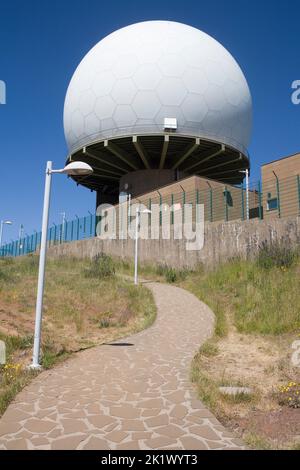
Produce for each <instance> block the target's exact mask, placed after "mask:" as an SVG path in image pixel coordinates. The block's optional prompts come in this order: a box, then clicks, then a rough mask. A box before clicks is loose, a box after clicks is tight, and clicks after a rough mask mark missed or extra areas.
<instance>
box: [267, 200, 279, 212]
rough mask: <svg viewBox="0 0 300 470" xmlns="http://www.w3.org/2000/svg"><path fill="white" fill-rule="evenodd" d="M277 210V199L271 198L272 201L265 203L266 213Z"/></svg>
mask: <svg viewBox="0 0 300 470" xmlns="http://www.w3.org/2000/svg"><path fill="white" fill-rule="evenodd" d="M277 209H278V199H277V197H273V198H272V199H268V201H267V210H268V211H275V210H277Z"/></svg>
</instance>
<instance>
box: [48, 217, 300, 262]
mask: <svg viewBox="0 0 300 470" xmlns="http://www.w3.org/2000/svg"><path fill="white" fill-rule="evenodd" d="M276 240H279V241H280V240H285V242H286V244H287V245H289V246H296V245H300V218H299V217H294V218H287V219H270V220H268V221H266V220H263V221H261V220H258V219H254V220H250V221H248V222H245V221H244V222H243V221H232V222H227V223H224V222H214V223H206V224H205V238H204V247H203V249H202V250H200V251H186V241H185V240H172V239H171V240H162V239H160V240H140V242H139V260H140V262H141V263H156V264H158V263H160V264H168V265H170V266H174V267H176V268H180V267H190V268H192V267H194V266H196V265H197V264H199V263H202V264H203V265H204V266H205V267H207V268H213V267H215V266H217V265H218V264H219V263H222V262H225V261H228V260H230V259H232V258H236V257H242V258H243V259H253V258H255V256H256V255H257V253H258V250H259V247H260V246H261V245H262V244H263V243H268V244H270V243H271V242H273V241H276ZM102 252H103V253H107V254H110V255H113V256H117V257H120V258H122V259H128V260H131V261H132V260H133V254H134V241H133V240H131V239H128V240H99V239H98V238H91V239H86V240H81V241H75V242H70V243H65V244H62V245H56V246H52V247H50V248H49V250H48V254H49V256H50V257H52V258H59V257H61V256H70V257H76V258H93V257H94V256H96V255H97V254H98V253H102Z"/></svg>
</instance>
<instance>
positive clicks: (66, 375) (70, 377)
mask: <svg viewBox="0 0 300 470" xmlns="http://www.w3.org/2000/svg"><path fill="white" fill-rule="evenodd" d="M147 285H148V287H149V288H150V289H151V290H152V291H153V294H154V297H155V301H156V304H157V309H158V315H157V320H156V322H155V323H154V325H153V326H152V327H151V328H149V329H147V330H145V331H143V332H141V333H138V334H136V335H133V336H131V337H129V338H126V339H124V340H122V341H120V342H119V343H116V344H115V345H105V346H99V347H95V348H93V349H89V350H86V351H84V352H82V353H79V354H77V355H76V356H75V357H73V358H71V359H70V360H68V361H66V362H65V363H63V364H61V365H59V366H58V367H56V368H55V369H53V370H49V371H45V372H43V373H41V374H40V375H39V376H38V377H37V378H36V379H35V380H33V382H32V383H31V384H30V385H29V386H28V387H26V388H25V389H24V390H23V391H22V392H21V393H20V394H19V395H18V396H17V397H16V400H15V401H14V402H13V403H12V404H11V405H10V406H9V407H8V409H7V411H6V412H5V414H4V415H3V417H2V419H1V420H0V449H120V450H121V449H224V448H241V447H242V446H243V444H242V443H241V442H240V441H239V440H238V439H235V438H234V437H233V436H232V434H231V433H230V432H228V431H227V430H226V429H224V427H223V426H222V425H221V424H220V423H219V422H218V421H217V419H215V418H214V416H213V415H212V414H211V413H210V412H209V411H208V410H207V409H206V408H205V407H204V406H203V404H202V403H201V402H200V401H199V400H197V399H196V394H195V390H194V387H193V386H192V385H191V384H190V382H189V371H190V363H191V361H192V359H193V356H194V355H195V353H196V352H197V350H198V348H199V346H200V345H201V344H202V343H203V342H204V341H205V340H206V338H208V337H209V336H210V335H211V334H212V332H213V324H214V316H213V313H212V311H211V310H210V309H209V308H208V307H207V306H206V305H205V304H203V303H202V302H200V301H199V300H198V299H196V297H194V296H193V295H192V294H190V293H189V292H186V291H185V290H182V289H179V288H177V287H173V286H169V285H164V284H157V283H149V284H147Z"/></svg>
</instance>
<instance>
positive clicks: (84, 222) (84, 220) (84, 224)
mask: <svg viewBox="0 0 300 470" xmlns="http://www.w3.org/2000/svg"><path fill="white" fill-rule="evenodd" d="M85 227H86V216H84V217H83V237H82V238H85Z"/></svg>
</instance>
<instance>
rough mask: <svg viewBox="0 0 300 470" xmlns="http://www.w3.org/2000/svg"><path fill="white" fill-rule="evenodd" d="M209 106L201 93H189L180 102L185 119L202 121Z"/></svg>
mask: <svg viewBox="0 0 300 470" xmlns="http://www.w3.org/2000/svg"><path fill="white" fill-rule="evenodd" d="M208 111H209V108H208V106H207V103H206V101H205V99H204V98H203V96H202V95H198V94H196V93H189V94H188V96H187V97H186V99H185V100H184V102H183V103H182V112H183V114H184V117H185V118H186V120H187V121H194V122H199V123H200V122H202V121H203V119H204V118H205V116H206V114H207V113H208Z"/></svg>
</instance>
